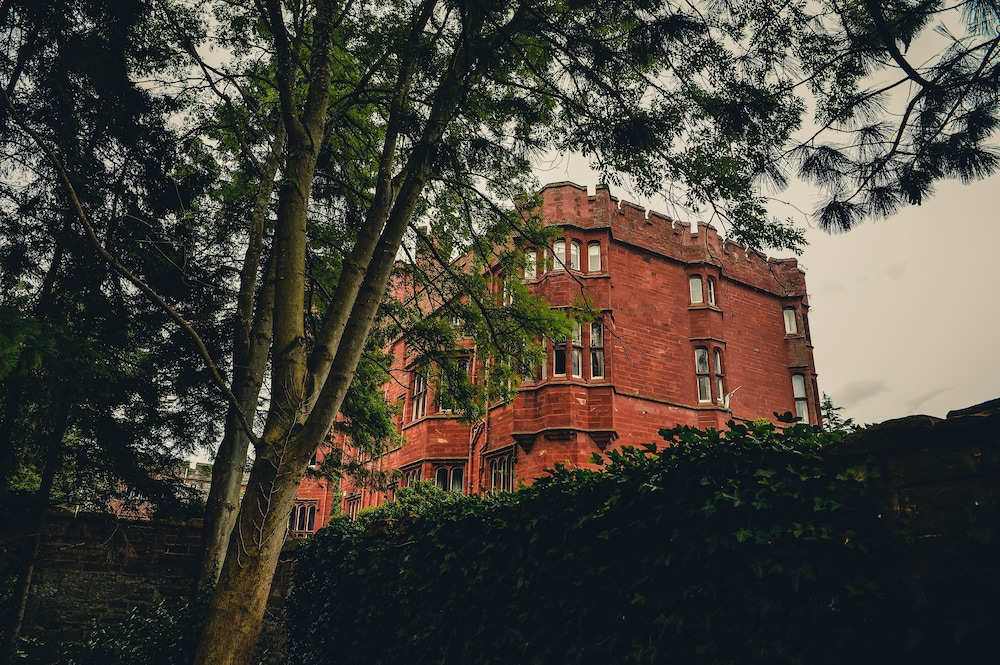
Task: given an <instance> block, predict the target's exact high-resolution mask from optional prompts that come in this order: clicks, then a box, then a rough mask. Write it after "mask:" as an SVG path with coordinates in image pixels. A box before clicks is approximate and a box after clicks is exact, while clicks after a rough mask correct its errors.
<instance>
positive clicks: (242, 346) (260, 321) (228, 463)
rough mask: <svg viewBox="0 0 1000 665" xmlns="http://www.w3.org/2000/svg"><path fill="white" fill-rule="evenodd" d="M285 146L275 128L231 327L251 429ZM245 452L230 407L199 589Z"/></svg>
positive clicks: (215, 553) (244, 438)
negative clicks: (269, 228) (266, 244)
mask: <svg viewBox="0 0 1000 665" xmlns="http://www.w3.org/2000/svg"><path fill="white" fill-rule="evenodd" d="M284 144H285V131H284V125H283V124H282V123H280V122H279V123H278V130H277V131H276V132H275V135H274V138H273V140H272V142H271V152H270V154H269V155H268V158H267V160H266V162H265V163H264V165H263V168H262V169H261V173H260V186H259V188H258V190H257V196H256V200H255V202H254V208H253V211H252V213H251V220H250V232H249V238H248V243H247V251H246V254H245V256H244V259H243V267H242V270H241V271H240V290H239V295H238V296H237V305H236V316H235V319H234V321H233V373H232V377H233V378H232V381H233V394H234V395H236V398H237V400H239V408H240V409H241V410H242V412H243V413H244V414H245V415H246V416H247V418H246V420H247V421H248V422H250V423H253V414H254V413H255V412H256V411H257V400H258V399H259V398H260V389H261V386H262V385H263V383H264V372H265V369H266V367H267V356H268V351H269V350H270V347H271V328H272V315H273V312H274V270H273V265H274V264H273V262H268V265H269V266H270V267H269V269H268V271H267V276H266V277H265V279H264V283H263V284H262V285H261V286H260V288H259V294H260V296H259V301H258V303H257V306H256V308H255V307H254V295H255V294H256V293H258V287H257V277H258V274H259V272H260V263H261V256H262V253H263V239H264V228H265V226H266V224H265V222H266V220H267V215H268V211H269V210H270V202H271V195H272V194H273V192H274V179H275V176H276V175H277V173H278V167H279V165H280V163H281V153H282V150H283V149H284ZM249 446H250V437H249V436H248V435H247V432H246V431H245V429H244V427H243V423H242V422H241V420H240V418H239V414H237V413H236V406H234V405H232V404H230V405H229V410H228V412H227V414H226V423H225V431H224V434H223V437H222V442H221V443H220V444H219V449H218V451H216V454H215V462H214V464H213V465H212V484H211V486H210V489H209V494H208V502H207V505H206V507H205V524H204V527H203V528H202V558H201V566H200V570H199V574H198V588H199V589H200V588H203V587H204V586H206V585H207V584H209V583H210V582H213V581H214V580H215V579H216V576H217V575H218V574H219V571H220V570H221V569H222V564H223V562H224V561H225V557H226V548H227V547H228V544H229V535H230V534H231V533H232V530H233V525H234V524H235V523H236V511H237V509H238V508H239V504H240V487H241V485H242V482H243V470H244V468H245V467H246V463H247V450H248V449H249Z"/></svg>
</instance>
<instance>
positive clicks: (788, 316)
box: [784, 307, 799, 335]
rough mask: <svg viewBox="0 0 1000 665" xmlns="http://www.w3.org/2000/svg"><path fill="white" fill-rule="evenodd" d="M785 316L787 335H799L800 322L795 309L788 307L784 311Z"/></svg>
mask: <svg viewBox="0 0 1000 665" xmlns="http://www.w3.org/2000/svg"><path fill="white" fill-rule="evenodd" d="M784 314H785V334H786V335H798V334H799V322H798V320H797V317H796V316H795V308H794V307H786V308H785V310H784Z"/></svg>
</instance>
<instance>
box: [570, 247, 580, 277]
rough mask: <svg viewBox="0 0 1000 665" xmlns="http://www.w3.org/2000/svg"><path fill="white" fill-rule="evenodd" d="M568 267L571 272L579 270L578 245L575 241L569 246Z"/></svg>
mask: <svg viewBox="0 0 1000 665" xmlns="http://www.w3.org/2000/svg"><path fill="white" fill-rule="evenodd" d="M569 267H570V269H571V270H579V269H580V243H579V242H578V241H576V240H574V241H573V242H571V243H570V244H569Z"/></svg>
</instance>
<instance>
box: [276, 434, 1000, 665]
mask: <svg viewBox="0 0 1000 665" xmlns="http://www.w3.org/2000/svg"><path fill="white" fill-rule="evenodd" d="M730 427H731V429H730V430H729V431H727V432H725V433H720V432H717V431H713V430H709V431H707V432H703V431H699V430H696V429H691V428H685V427H680V428H675V429H671V430H664V431H663V432H661V433H662V434H663V436H664V438H665V439H666V440H667V441H668V442H669V446H668V447H665V448H658V447H656V446H653V445H649V446H646V447H644V448H642V449H624V450H621V451H613V452H610V453H608V455H607V456H606V458H604V459H601V460H599V462H600V464H601V465H602V467H603V468H602V470H600V471H592V470H579V469H577V470H570V469H565V468H557V469H555V470H554V471H552V472H551V474H550V475H549V476H548V477H546V478H544V479H542V480H540V481H538V482H536V483H535V484H534V485H533V486H532V487H530V488H526V489H523V490H521V491H519V492H516V493H514V494H500V495H493V496H486V497H459V496H454V495H450V496H447V497H443V498H437V499H435V498H433V497H431V499H432V500H427V501H410V502H409V504H406V503H405V502H401V503H400V504H396V505H394V506H389V507H386V508H384V509H381V511H375V512H373V513H371V514H370V515H366V516H365V518H364V519H362V520H358V521H350V520H347V519H338V520H334V521H333V522H332V523H331V525H330V527H328V528H327V529H325V530H324V531H322V532H321V533H320V534H318V535H317V536H316V537H315V538H313V539H311V540H310V541H308V542H306V543H305V544H304V546H303V547H301V548H300V549H299V553H298V561H297V564H296V571H295V585H294V590H293V593H292V596H291V598H290V599H289V604H288V623H287V630H288V638H289V643H288V646H289V656H290V661H291V662H292V663H296V664H300V665H307V664H312V663H326V662H337V663H345V664H351V663H357V664H359V665H361V664H364V665H375V664H383V665H389V664H396V663H399V664H402V663H408V664H409V663H463V664H487V663H540V664H543V663H544V664H550V663H559V664H562V663H581V664H583V663H595V664H596V663H600V664H602V665H606V664H607V663H659V662H671V663H678V662H679V663H699V664H703V663H752V662H763V661H769V662H777V663H811V664H812V663H834V662H840V661H843V660H847V659H849V660H851V661H855V662H862V663H866V662H870V663H883V662H897V661H899V660H900V658H902V657H906V658H908V659H909V660H911V661H913V660H922V659H927V658H931V657H932V656H933V657H944V656H947V655H951V656H954V655H955V654H956V653H957V652H958V651H959V650H960V649H962V648H968V649H971V648H972V646H973V645H975V644H976V641H977V640H980V639H985V636H988V630H989V629H988V628H987V626H988V624H989V622H990V621H991V620H994V619H995V618H996V612H995V611H994V612H993V613H992V614H990V613H988V612H987V613H986V614H981V615H979V616H969V617H968V620H964V621H963V620H961V619H960V620H959V621H958V624H957V625H958V626H959V627H960V628H961V631H959V630H957V629H956V628H955V625H951V624H955V619H956V617H955V616H954V613H955V612H958V613H961V612H962V610H961V607H962V606H963V605H965V604H966V603H964V602H963V601H960V600H959V601H956V600H955V599H953V598H950V596H948V592H947V591H946V587H947V586H948V584H947V583H942V580H941V579H940V578H937V581H935V582H934V583H933V584H931V583H926V584H924V583H922V582H920V580H916V579H914V578H913V577H912V576H905V575H901V574H900V571H901V570H902V569H903V567H902V566H901V561H903V560H904V558H905V557H904V555H905V548H906V543H905V542H904V541H900V540H898V539H893V538H891V537H890V536H889V534H888V530H887V529H885V528H883V525H882V524H881V521H880V520H879V519H878V514H877V511H876V510H875V509H874V508H873V507H872V505H873V504H872V503H871V502H870V500H869V498H868V497H867V496H866V494H865V484H864V481H865V479H866V478H869V477H871V474H872V473H873V472H874V471H873V470H872V469H836V468H832V467H831V466H830V465H828V464H826V463H824V461H823V458H822V447H823V445H824V444H825V443H826V442H828V441H830V440H831V439H830V437H831V436H836V435H831V434H826V433H823V432H822V431H821V430H819V429H818V428H813V427H809V426H805V425H796V426H793V427H789V428H787V429H785V430H784V431H777V430H776V429H775V428H774V427H773V426H772V425H770V424H769V423H753V424H751V425H738V424H735V423H730ZM402 495H403V498H404V499H406V494H405V493H402ZM406 500H407V501H409V499H406ZM404 505H405V506H406V507H405V508H404V507H403V506H404ZM981 532H983V533H986V532H987V530H982V529H981ZM987 540H988V539H987ZM983 547H984V548H987V549H985V550H982V551H981V552H980V554H979V556H980V559H981V560H982V561H983V562H988V561H990V560H994V559H995V554H996V551H995V550H996V548H995V546H994V545H992V544H991V543H984V544H983ZM989 548H992V549H989ZM969 560H971V559H969ZM991 569H992V565H987V564H985V563H984V564H983V565H982V566H980V567H979V568H976V571H977V572H978V573H980V574H982V573H984V572H986V571H991ZM961 575H963V576H967V575H968V571H965V572H963V573H961ZM996 578H997V575H996V574H995V573H992V572H990V574H989V575H987V576H983V575H980V578H979V579H980V581H981V583H982V584H984V585H985V587H987V588H990V589H993V590H994V591H995V590H998V587H1000V585H998V584H997V579H996ZM954 579H958V577H957V576H956V577H955V578H954ZM962 579H966V580H967V579H968V578H967V577H962ZM963 589H964V590H965V591H964V592H963V593H968V594H973V595H975V594H979V595H980V596H981V597H982V598H989V597H991V596H990V595H989V593H987V592H986V591H984V590H983V589H984V587H982V586H978V587H977V586H975V585H970V584H966V585H965V586H964V587H963ZM942 598H947V599H948V600H947V607H948V611H949V612H952V613H953V614H952V615H951V616H949V617H948V618H947V620H948V622H950V624H949V625H948V626H945V625H944V622H943V621H942V617H941V616H940V615H939V614H938V611H937V608H938V607H939V606H940V602H941V600H942ZM970 606H972V607H976V606H977V604H976V603H972V604H971V605H970ZM978 607H979V608H980V609H978V610H974V611H977V612H979V611H982V608H983V607H984V603H979V604H978ZM960 632H961V635H960V634H959V633H960Z"/></svg>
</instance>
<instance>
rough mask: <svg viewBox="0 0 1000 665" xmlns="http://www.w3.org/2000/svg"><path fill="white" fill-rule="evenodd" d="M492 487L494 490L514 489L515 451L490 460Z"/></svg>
mask: <svg viewBox="0 0 1000 665" xmlns="http://www.w3.org/2000/svg"><path fill="white" fill-rule="evenodd" d="M490 489H491V490H493V491H494V492H513V491H514V453H512V452H511V453H507V454H506V455H499V456H497V457H494V458H493V459H491V460H490Z"/></svg>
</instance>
